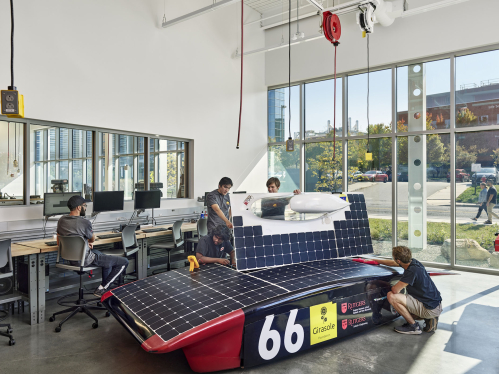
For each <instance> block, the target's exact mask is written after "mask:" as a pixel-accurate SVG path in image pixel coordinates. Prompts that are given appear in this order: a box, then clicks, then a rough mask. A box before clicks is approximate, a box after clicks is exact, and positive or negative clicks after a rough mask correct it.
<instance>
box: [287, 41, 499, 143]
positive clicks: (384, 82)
mask: <svg viewBox="0 0 499 374" xmlns="http://www.w3.org/2000/svg"><path fill="white" fill-rule="evenodd" d="M407 69H408V67H407V66H402V67H399V68H397V111H406V110H407ZM425 69H426V94H427V95H431V94H436V93H442V92H449V90H450V61H449V59H445V60H438V61H432V62H428V63H426V64H425ZM348 79H349V81H348V94H349V97H348V113H349V117H350V118H351V119H352V126H353V125H354V124H355V121H356V120H358V121H359V130H360V131H365V130H366V128H367V126H366V124H367V110H366V108H367V74H360V75H354V76H350V77H349V78H348ZM487 79H499V51H497V50H496V51H491V52H484V53H478V54H473V55H467V56H461V57H457V58H456V87H457V89H459V87H460V86H461V85H462V84H470V83H475V84H476V85H477V86H480V82H481V81H483V80H487ZM369 81H370V101H369V102H370V111H369V112H370V116H369V117H370V123H372V124H374V123H385V124H388V123H390V122H391V113H390V112H391V101H392V99H391V70H390V69H388V70H381V71H375V72H372V73H371V74H370V80H369ZM341 87H342V82H341V79H338V80H337V83H336V90H337V91H336V94H337V102H336V126H337V127H340V126H341V117H342V110H341V109H342V108H341V101H342V95H341V93H342V92H341ZM305 95H306V96H305V102H306V104H305V118H306V122H305V123H306V129H308V130H315V131H317V132H318V131H325V130H326V127H327V121H328V120H330V121H331V124H332V123H333V80H327V81H321V82H315V83H309V84H307V85H306V86H305ZM287 102H288V96H287V90H286V103H287ZM286 105H287V104H286ZM291 106H292V113H291V114H292V117H291V131H292V133H293V134H294V133H295V132H297V131H299V88H298V86H295V87H294V88H293V89H292V92H291ZM288 118H289V117H288V113H286V123H287V120H288ZM286 136H288V135H287V131H286Z"/></svg>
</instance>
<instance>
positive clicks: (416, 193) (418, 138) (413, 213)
mask: <svg viewBox="0 0 499 374" xmlns="http://www.w3.org/2000/svg"><path fill="white" fill-rule="evenodd" d="M408 70H409V72H408V88H409V92H408V113H407V115H408V121H407V126H408V131H409V132H411V131H424V130H426V87H425V86H426V83H425V81H426V74H425V67H424V64H423V63H420V64H415V65H409V68H408ZM407 142H408V146H407V148H408V192H409V199H408V218H409V228H408V230H409V247H410V248H419V249H425V248H426V244H427V230H426V135H413V136H409V137H408V139H407Z"/></svg>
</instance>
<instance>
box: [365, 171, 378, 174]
mask: <svg viewBox="0 0 499 374" xmlns="http://www.w3.org/2000/svg"><path fill="white" fill-rule="evenodd" d="M366 174H376V172H375V171H368V172H366Z"/></svg>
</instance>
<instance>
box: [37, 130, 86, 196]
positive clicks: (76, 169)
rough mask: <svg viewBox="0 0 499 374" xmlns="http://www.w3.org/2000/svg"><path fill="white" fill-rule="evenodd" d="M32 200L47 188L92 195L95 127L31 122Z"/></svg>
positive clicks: (48, 190) (50, 190)
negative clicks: (72, 127) (93, 135)
mask: <svg viewBox="0 0 499 374" xmlns="http://www.w3.org/2000/svg"><path fill="white" fill-rule="evenodd" d="M30 132H31V143H32V146H31V166H30V170H31V181H32V182H31V186H30V190H31V191H30V194H31V195H32V196H34V198H32V199H31V203H32V204H36V203H37V202H38V201H40V200H38V198H37V197H38V196H39V197H40V198H43V194H44V193H46V192H63V191H69V192H81V193H82V195H84V196H85V197H86V198H87V199H91V198H92V185H93V184H92V131H86V130H76V129H68V128H59V127H47V126H39V125H31V126H30Z"/></svg>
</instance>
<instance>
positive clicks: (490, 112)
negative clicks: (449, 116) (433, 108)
mask: <svg viewBox="0 0 499 374" xmlns="http://www.w3.org/2000/svg"><path fill="white" fill-rule="evenodd" d="M498 66H499V50H496V51H490V52H484V53H477V54H473V55H467V56H460V57H456V127H470V126H486V125H498V124H499V74H498V72H497V67H498Z"/></svg>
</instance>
